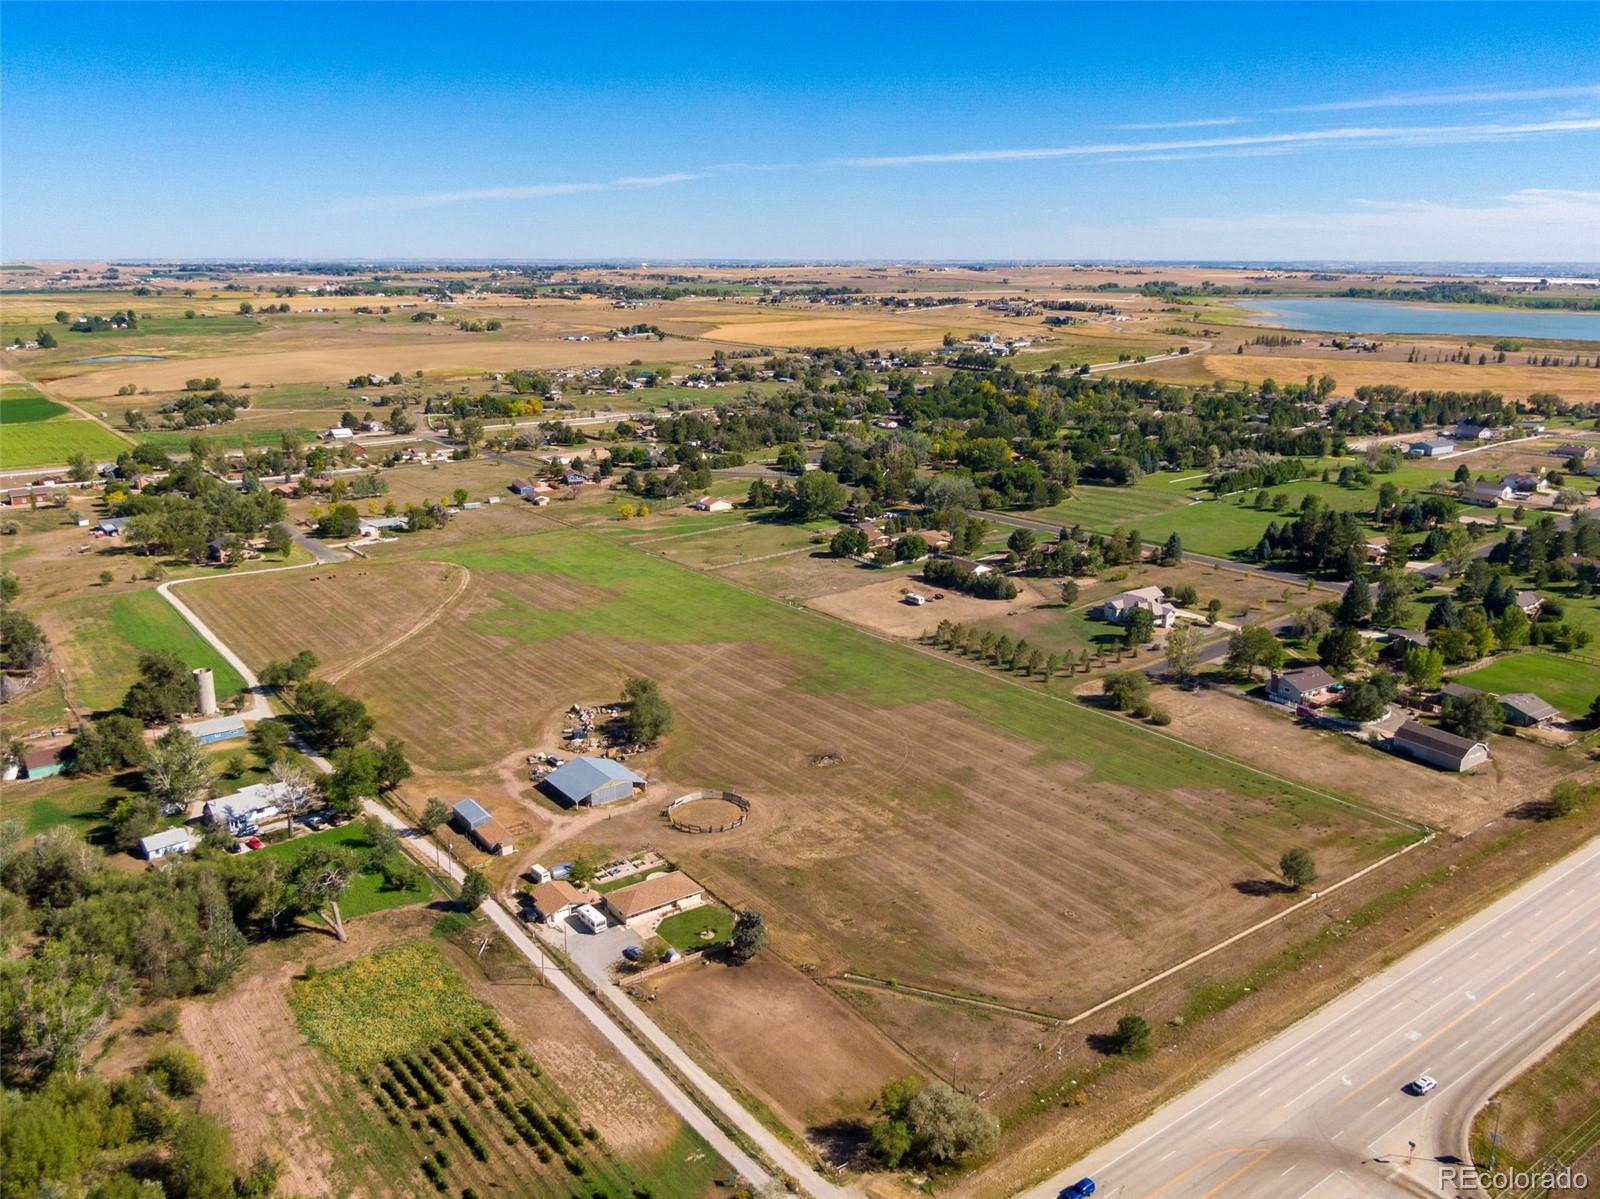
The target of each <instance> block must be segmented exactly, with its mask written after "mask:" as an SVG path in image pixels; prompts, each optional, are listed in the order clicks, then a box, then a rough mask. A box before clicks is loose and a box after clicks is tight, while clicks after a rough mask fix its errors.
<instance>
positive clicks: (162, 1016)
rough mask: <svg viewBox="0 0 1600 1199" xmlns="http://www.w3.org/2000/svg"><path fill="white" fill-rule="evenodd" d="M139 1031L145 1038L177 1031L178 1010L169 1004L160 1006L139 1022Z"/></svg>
mask: <svg viewBox="0 0 1600 1199" xmlns="http://www.w3.org/2000/svg"><path fill="white" fill-rule="evenodd" d="M139 1031H140V1032H142V1033H143V1034H144V1035H145V1036H147V1037H153V1036H156V1035H157V1034H158V1033H164V1032H177V1031H178V1009H177V1008H176V1007H174V1006H173V1005H172V1004H170V1003H166V1004H162V1005H161V1006H160V1007H158V1008H156V1009H155V1010H154V1011H152V1012H150V1013H148V1014H147V1015H146V1016H145V1018H144V1019H143V1020H141V1021H139Z"/></svg>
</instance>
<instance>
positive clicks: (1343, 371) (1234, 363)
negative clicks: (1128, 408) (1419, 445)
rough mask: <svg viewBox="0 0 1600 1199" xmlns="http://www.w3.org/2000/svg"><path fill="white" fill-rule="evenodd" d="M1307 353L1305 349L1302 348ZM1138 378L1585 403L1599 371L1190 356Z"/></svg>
mask: <svg viewBox="0 0 1600 1199" xmlns="http://www.w3.org/2000/svg"><path fill="white" fill-rule="evenodd" d="M1301 348H1302V349H1304V347H1301ZM1128 373H1129V374H1132V375H1136V376H1137V377H1139V378H1147V379H1167V380H1171V381H1173V382H1184V383H1202V384H1203V383H1209V382H1212V381H1214V380H1217V379H1221V380H1223V381H1224V382H1227V383H1243V382H1254V383H1259V382H1261V380H1262V379H1264V378H1267V377H1268V376H1271V377H1272V378H1274V379H1278V380H1303V379H1304V378H1305V377H1306V376H1307V375H1322V374H1330V375H1332V376H1333V377H1334V378H1335V379H1337V380H1338V383H1339V392H1338V394H1340V395H1350V394H1352V393H1353V392H1354V391H1355V389H1356V388H1357V387H1362V386H1366V385H1376V384H1379V383H1395V384H1398V385H1399V386H1401V387H1410V388H1416V389H1419V390H1421V389H1427V388H1432V389H1435V390H1439V391H1445V390H1455V391H1479V390H1483V389H1488V390H1490V391H1498V392H1499V393H1500V394H1502V395H1503V396H1505V397H1506V398H1507V399H1508V400H1520V399H1525V398H1527V397H1528V396H1529V395H1531V394H1533V393H1534V392H1536V391H1553V392H1555V393H1556V394H1557V395H1559V396H1560V397H1561V398H1562V399H1564V400H1568V401H1574V402H1581V403H1592V402H1594V401H1596V400H1600V371H1597V370H1593V369H1581V368H1568V367H1538V366H1520V365H1513V364H1512V363H1509V362H1508V363H1506V364H1504V365H1487V366H1468V365H1464V364H1457V363H1448V362H1417V363H1410V362H1386V361H1384V360H1382V359H1379V358H1373V357H1370V356H1367V355H1362V356H1361V357H1359V358H1356V357H1351V356H1350V355H1348V354H1343V355H1339V356H1337V358H1334V357H1331V356H1330V357H1314V356H1308V355H1303V354H1302V355H1298V356H1288V355H1284V356H1279V355H1276V354H1273V355H1267V354H1251V353H1248V352H1247V353H1244V354H1231V353H1228V354H1221V353H1210V354H1200V355H1193V354H1191V355H1190V356H1188V357H1187V358H1183V359H1176V360H1173V361H1170V362H1158V363H1155V364H1154V365H1152V366H1148V367H1145V366H1137V367H1130V368H1128Z"/></svg>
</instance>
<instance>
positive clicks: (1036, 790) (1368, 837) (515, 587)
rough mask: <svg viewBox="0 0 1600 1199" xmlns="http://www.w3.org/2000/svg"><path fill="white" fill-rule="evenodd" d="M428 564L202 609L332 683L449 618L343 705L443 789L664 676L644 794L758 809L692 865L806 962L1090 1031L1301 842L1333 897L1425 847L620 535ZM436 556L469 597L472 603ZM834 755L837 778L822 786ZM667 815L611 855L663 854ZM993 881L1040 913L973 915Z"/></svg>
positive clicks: (1237, 905)
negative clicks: (1066, 1020) (608, 699)
mask: <svg viewBox="0 0 1600 1199" xmlns="http://www.w3.org/2000/svg"><path fill="white" fill-rule="evenodd" d="M605 528H606V529H608V530H614V529H615V525H614V524H613V525H607V526H605ZM669 544H670V543H669ZM406 546H409V547H414V548H405V547H402V552H403V553H404V554H405V557H402V558H401V559H400V560H379V559H375V560H373V561H371V562H368V563H360V564H356V565H353V566H341V567H333V568H328V569H319V570H318V571H317V572H316V574H317V576H318V579H319V581H316V582H313V581H311V579H310V577H309V576H308V575H306V574H303V573H294V572H291V573H288V574H276V575H263V576H261V577H260V578H257V579H242V578H241V579H234V580H229V579H218V580H216V581H212V582H207V583H204V584H196V585H195V586H193V587H191V588H189V589H188V590H187V591H186V593H185V597H186V600H187V601H188V602H190V603H191V604H194V605H196V606H197V609H198V611H199V612H200V613H201V615H202V616H203V617H204V619H205V620H206V621H207V623H208V624H210V625H211V626H212V627H213V628H215V629H216V630H217V631H218V633H219V634H220V635H221V636H222V637H223V638H224V639H226V640H227V641H228V642H229V644H231V645H234V646H236V647H237V648H238V649H239V650H240V652H242V653H243V654H244V655H245V657H246V659H247V660H248V661H251V662H252V663H259V662H262V661H265V660H267V659H268V658H272V657H277V656H281V655H283V654H284V653H286V652H292V651H293V650H296V649H299V648H302V647H309V648H311V649H313V650H314V651H315V652H317V653H318V654H319V656H322V657H323V659H324V662H325V663H327V665H328V668H329V669H338V668H339V667H340V665H341V664H345V663H353V662H354V661H355V659H356V657H358V656H360V654H361V650H362V647H363V646H364V645H366V644H368V643H369V642H370V638H371V632H370V630H371V629H372V627H373V621H374V618H373V613H374V612H375V611H380V610H381V611H382V612H383V614H384V616H383V618H382V621H383V626H384V627H386V628H393V629H404V628H406V627H408V626H411V625H413V624H416V623H418V622H420V621H421V620H422V618H423V617H424V616H425V615H426V614H428V613H431V612H434V611H437V610H439V609H440V606H441V605H446V606H445V608H444V611H443V613H442V615H441V616H439V617H438V618H437V619H434V620H433V621H432V622H431V623H427V624H426V625H425V627H422V628H421V629H420V631H419V632H418V633H417V634H416V635H415V636H413V637H412V638H410V639H409V640H407V641H406V642H405V644H404V647H403V648H402V649H397V650H395V651H394V652H392V653H388V654H382V655H379V656H377V657H375V658H371V659H370V660H368V661H365V662H363V663H361V664H360V665H359V666H358V668H356V669H354V670H353V671H352V672H351V673H350V674H348V675H347V676H346V677H345V678H344V679H343V682H342V684H341V685H343V686H345V687H347V688H349V689H351V690H352V691H353V692H354V693H356V694H357V695H360V696H361V697H362V698H363V699H365V700H366V701H367V702H368V703H369V705H370V706H371V708H372V710H373V712H374V714H375V716H376V717H377V719H378V721H379V725H380V727H382V728H384V729H385V730H387V731H392V732H393V733H394V734H395V735H397V736H400V737H403V738H404V739H405V740H406V741H407V744H408V748H409V749H410V751H411V753H412V756H413V759H414V760H415V761H416V762H417V763H418V765H419V767H420V768H421V769H423V770H426V771H428V772H430V773H435V774H442V773H452V772H467V771H485V770H487V769H488V768H492V767H497V766H499V765H501V764H505V765H510V764H512V763H517V762H520V760H521V755H522V754H525V753H526V752H527V750H528V748H529V747H530V746H532V745H534V744H536V743H537V738H538V737H539V736H540V735H541V732H540V730H541V729H543V728H545V727H546V726H547V725H548V722H549V720H550V718H551V717H552V716H553V715H554V714H555V713H556V712H559V711H561V710H562V709H564V708H565V707H566V706H567V705H568V704H570V703H572V702H573V701H574V700H575V699H578V698H580V697H592V696H596V695H605V694H610V693H614V692H615V691H617V690H618V689H619V688H620V685H621V682H622V679H623V678H624V677H625V676H626V675H628V674H645V675H648V676H649V677H652V678H654V679H656V680H657V681H658V682H659V683H660V685H661V687H662V690H663V692H664V693H665V694H666V696H667V698H668V699H669V701H670V702H671V703H672V705H673V709H674V715H675V727H674V730H673V732H672V733H671V734H670V736H669V737H668V738H667V739H666V740H665V743H664V745H663V746H662V748H661V749H659V750H657V751H655V752H653V753H652V754H650V755H648V756H647V757H646V758H645V759H643V760H642V761H641V762H640V766H641V767H642V769H643V770H644V771H645V773H646V774H647V776H649V777H651V778H656V779H662V780H670V784H667V785H670V786H672V787H678V786H685V787H687V786H698V787H719V788H726V789H730V790H737V791H739V792H741V793H742V794H745V795H746V796H750V797H752V798H753V799H755V801H756V805H757V806H756V813H757V814H756V816H755V817H754V818H753V819H752V820H751V821H750V823H749V824H748V825H746V826H745V828H743V829H741V830H739V831H738V832H737V833H734V834H730V835H728V836H726V837H722V838H707V839H703V843H700V844H695V845H688V846H686V847H685V848H683V849H682V850H681V851H678V853H679V856H681V857H682V858H683V859H684V861H683V864H684V865H685V867H686V868H688V869H690V870H691V871H693V873H694V874H695V877H696V878H699V879H701V880H702V881H704V882H706V883H707V884H708V885H710V886H711V887H712V889H713V890H714V891H715V893H716V894H717V895H718V896H719V897H720V898H722V899H723V900H725V901H727V902H728V903H730V904H735V905H742V904H747V903H748V904H751V905H753V906H757V907H760V908H762V909H763V910H764V911H766V912H767V913H768V917H769V920H770V921H771V922H772V924H773V927H774V929H775V931H776V934H777V936H778V939H779V943H780V945H781V946H782V948H783V950H784V952H785V955H786V956H788V957H790V959H791V960H794V961H812V962H818V963H820V964H825V965H827V966H830V967H852V968H855V969H858V970H866V971H870V972H872V973H883V974H888V975H892V976H893V977H897V978H900V979H903V980H907V981H913V980H915V981H918V982H921V983H925V984H928V985H934V986H942V987H947V988H955V989H958V990H961V991H964V992H970V993H983V994H992V995H995V996H996V997H1002V998H1006V999H1009V1000H1012V1001H1020V1002H1026V1003H1029V1004H1033V1005H1041V1006H1046V1007H1054V1006H1056V1005H1062V1006H1068V1007H1070V1006H1071V1005H1073V1004H1077V1003H1081V1002H1083V1001H1084V1000H1086V999H1091V998H1093V997H1096V996H1102V995H1104V994H1105V993H1106V992H1107V991H1108V990H1114V989H1116V987H1117V986H1118V985H1119V984H1125V983H1127V982H1129V981H1132V980H1134V979H1137V978H1139V977H1143V976H1144V975H1145V974H1147V973H1149V972H1150V971H1151V970H1152V969H1154V968H1157V967H1158V966H1159V965H1161V964H1166V963H1168V962H1170V961H1171V960H1173V959H1174V958H1175V957H1178V956H1181V955H1182V954H1183V953H1184V952H1187V951H1189V950H1192V949H1194V948H1197V947H1199V946H1200V945H1202V944H1206V943H1209V941H1210V940H1213V939H1215V937H1216V936H1218V935H1219V934H1220V932H1221V931H1222V930H1225V929H1229V928H1234V927H1240V926H1242V924H1244V923H1247V922H1248V921H1249V920H1251V919H1254V918H1255V914H1256V913H1257V912H1258V910H1259V908H1258V906H1257V905H1256V904H1254V903H1253V902H1252V901H1250V900H1249V898H1248V897H1246V896H1244V895H1242V894H1240V893H1239V892H1238V891H1236V890H1235V889H1234V885H1233V884H1234V883H1236V882H1238V881H1241V880H1244V879H1254V878H1261V877H1267V876H1268V875H1270V874H1271V873H1272V870H1273V868H1274V864H1275V862H1276V861H1277V858H1278V856H1279V855H1280V854H1281V853H1282V852H1283V850H1284V849H1285V848H1287V847H1288V846H1289V845H1291V844H1306V845H1308V846H1310V847H1312V848H1313V850H1314V852H1315V853H1316V855H1317V859H1318V863H1319V865H1320V866H1321V867H1322V869H1323V871H1324V873H1325V875H1326V876H1328V877H1335V876H1337V875H1338V874H1340V873H1342V872H1344V871H1346V870H1348V869H1350V868H1353V867H1355V866H1357V865H1359V864H1362V863H1365V862H1368V861H1371V860H1373V859H1374V858H1375V857H1377V856H1379V855H1380V854H1381V853H1382V852H1383V851H1384V848H1385V846H1387V845H1389V844H1390V843H1391V841H1392V838H1393V837H1394V836H1395V834H1396V833H1397V831H1400V832H1403V831H1404V830H1403V829H1402V828H1400V827H1399V826H1397V825H1395V824H1394V823H1391V822H1389V821H1387V820H1385V819H1383V818H1381V817H1379V816H1377V815H1375V814H1372V813H1370V812H1368V811H1366V810H1363V809H1359V808H1354V807H1349V806H1345V805H1344V804H1342V803H1339V802H1336V801H1335V800H1334V799H1332V798H1329V797H1327V796H1324V795H1319V794H1314V793H1312V792H1310V791H1307V790H1306V789H1304V788H1303V787H1299V786H1295V785H1293V784H1289V783H1287V782H1283V781H1280V780H1279V779H1277V778H1274V777H1272V776H1269V775H1266V774H1262V773H1260V772H1258V771H1255V770H1252V769H1251V768H1249V767H1246V766H1244V765H1242V764H1240V763H1238V762H1237V761H1234V760H1232V759H1228V758H1223V757H1218V756H1214V755H1211V754H1208V753H1205V752H1202V751H1199V750H1196V749H1193V748H1191V747H1189V746H1187V745H1185V744H1183V743H1182V742H1179V741H1177V740H1175V739H1172V738H1168V737H1165V736H1162V735H1160V734H1158V733H1156V732H1154V731H1152V730H1149V729H1146V728H1144V727H1141V726H1138V725H1136V724H1134V723H1132V722H1130V721H1127V720H1126V719H1123V718H1120V717H1113V716H1110V715H1108V714H1105V713H1102V712H1100V711H1096V710H1093V709H1092V708H1090V707H1087V706H1084V705H1082V704H1080V703H1078V702H1076V701H1074V700H1072V699H1071V698H1070V697H1069V694H1068V686H1067V684H1066V683H1065V681H1064V680H1059V681H1058V682H1057V683H1056V684H1054V685H1053V689H1052V690H1051V691H1049V692H1047V691H1045V690H1044V689H1043V688H1040V687H1038V686H1037V685H1024V684H1020V683H1019V684H1015V685H1013V684H1012V683H1010V682H1008V681H1006V680H1005V679H1003V678H1000V677H997V676H994V675H993V674H991V673H990V672H987V671H983V670H981V669H976V668H967V667H965V666H963V665H962V664H961V663H959V662H955V661H952V660H949V659H948V658H946V657H945V656H942V655H936V654H930V653H923V652H920V651H918V650H916V649H914V648H910V647H907V646H904V645H898V644H890V643H887V642H885V641H882V640H879V639H877V638H874V637H870V636H868V635H866V634H863V633H861V632H859V631H858V630H856V629H853V628H851V627H849V626H847V625H844V624H842V623H839V622H837V621H833V620H829V619H825V618H822V617H820V616H816V615H813V614H810V613H807V612H803V611H798V610H795V609H794V608H791V607H789V606H786V605H784V604H782V603H779V602H775V601H773V600H769V599H767V598H765V597H763V596H760V595H757V594H754V593H752V592H749V591H747V590H745V589H743V588H741V587H738V586H734V585H732V584H730V583H727V582H724V581H723V576H721V575H719V574H706V573H702V572H700V571H697V570H692V569H688V568H685V567H683V566H680V565H677V564H674V563H671V562H667V561H662V560H661V559H659V558H657V557H654V556H652V555H650V554H647V553H642V552H639V551H637V550H634V549H632V548H629V547H628V546H627V545H626V544H624V543H623V541H622V539H620V538H618V537H617V536H616V535H615V533H614V532H603V533H597V532H585V531H572V530H565V531H554V532H549V533H543V534H529V535H523V536H517V537H510V538H505V539H502V540H495V541H481V542H477V543H465V544H458V543H448V542H447V543H443V544H438V545H437V546H436V548H435V549H434V550H432V551H430V550H429V548H428V542H427V541H426V540H424V539H417V540H416V541H414V542H409V543H406ZM438 559H443V560H444V563H449V564H454V565H455V566H460V567H466V568H467V569H468V570H469V571H470V572H471V581H470V584H469V585H468V586H467V588H466V589H465V591H464V592H463V593H462V594H460V595H459V597H457V598H456V599H454V600H451V599H450V597H451V595H452V594H453V593H454V587H455V580H456V579H457V578H458V576H457V575H456V574H455V573H454V572H452V571H451V570H450V569H448V567H447V566H446V565H444V563H440V562H438V561H437V560H438ZM446 601H449V602H448V604H446ZM364 639H365V640H364ZM423 664H426V665H425V669H426V672H427V678H428V682H427V686H425V687H419V686H418V685H417V678H418V671H419V669H424V665H423ZM465 729H470V730H471V735H470V736H464V735H463V732H462V731H463V730H465ZM819 754H829V755H832V756H834V757H835V758H837V759H838V760H839V762H838V764H837V765H835V766H833V767H830V768H828V769H826V770H819V769H817V768H815V767H813V766H812V765H811V764H810V763H811V760H812V759H813V757H814V756H816V755H819ZM479 777H483V776H481V775H480V776H479ZM660 793H661V794H665V788H664V787H663V788H661V789H660ZM655 794H656V793H655V792H654V791H652V793H651V795H650V796H648V797H647V798H646V800H645V801H643V802H641V803H640V804H638V805H635V806H634V808H633V809H631V810H628V809H625V810H623V811H622V812H620V813H618V814H616V815H614V816H612V817H611V820H612V822H613V824H614V826H615V830H616V831H615V833H614V834H613V833H611V832H608V836H612V837H614V838H615V839H617V840H619V841H628V840H629V839H630V838H631V839H633V840H637V841H638V842H639V843H648V838H653V837H658V836H659V835H660V830H659V826H658V824H657V823H656V822H655V820H654V806H655V805H654V798H655ZM501 802H504V803H506V804H510V805H515V804H517V803H518V802H520V801H519V800H518V799H517V797H516V796H515V794H514V793H508V794H507V795H506V796H505V797H504V799H503V800H502V801H501ZM529 814H530V817H534V818H535V819H537V822H538V823H539V824H541V825H542V824H544V823H545V822H544V821H543V820H542V819H538V818H537V816H536V814H535V813H533V812H531V811H530V813H529ZM557 852H558V850H557ZM1065 861H1071V862H1073V863H1074V867H1073V869H1072V870H1062V869H1060V863H1062V862H1065ZM996 878H1004V879H1007V880H1009V881H1008V886H1011V887H1013V888H1023V889H1026V890H1027V891H1028V892H1029V894H1030V895H1031V896H1032V900H1033V901H1032V902H1031V903H1030V904H1029V905H1025V906H1023V907H1021V908H1018V907H1015V906H1012V905H978V906H977V907H976V908H974V906H973V905H972V904H971V903H970V897H971V896H972V895H973V894H980V893H983V892H984V891H985V890H986V889H987V888H990V887H992V886H993V881H992V880H994V879H996ZM1132 892H1137V893H1138V894H1139V895H1140V896H1141V902H1140V903H1139V904H1137V905H1133V906H1129V905H1128V904H1126V903H1125V902H1123V897H1124V896H1126V895H1127V894H1129V893H1132ZM866 911H871V912H873V913H875V915H874V918H873V919H871V920H863V919H860V916H859V914H860V913H862V912H866ZM1062 911H1071V912H1072V913H1073V919H1072V920H1071V921H1061V920H1059V919H1056V918H1054V917H1053V916H1052V915H1051V913H1059V912H1062ZM1040 963H1048V965H1047V966H1044V967H1041V965H1040Z"/></svg>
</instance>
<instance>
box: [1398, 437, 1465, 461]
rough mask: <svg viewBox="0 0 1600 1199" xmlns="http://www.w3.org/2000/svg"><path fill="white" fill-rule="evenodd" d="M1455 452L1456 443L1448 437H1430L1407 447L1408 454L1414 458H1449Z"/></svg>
mask: <svg viewBox="0 0 1600 1199" xmlns="http://www.w3.org/2000/svg"><path fill="white" fill-rule="evenodd" d="M1455 452H1456V443H1455V442H1453V441H1451V440H1450V439H1449V438H1447V437H1429V438H1426V439H1424V440H1422V441H1413V442H1412V443H1411V444H1410V445H1408V446H1407V447H1406V453H1407V454H1409V455H1410V456H1411V457H1413V458H1448V457H1450V456H1451V455H1452V454H1454V453H1455Z"/></svg>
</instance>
